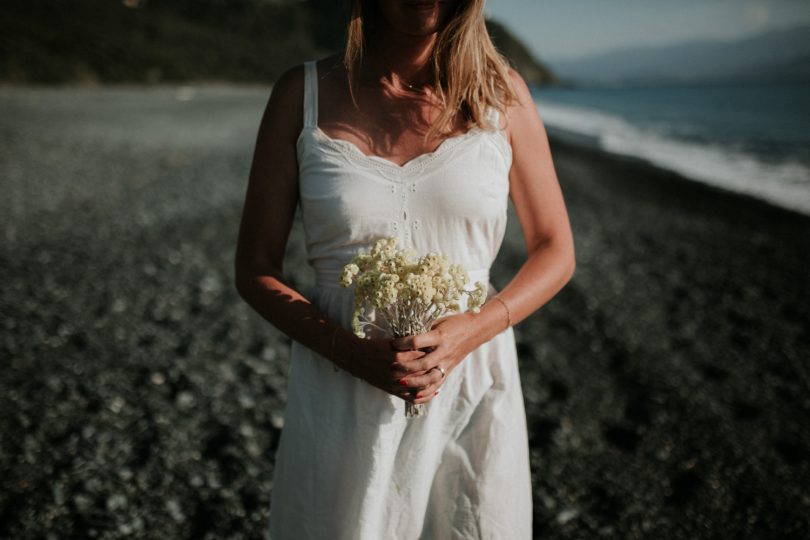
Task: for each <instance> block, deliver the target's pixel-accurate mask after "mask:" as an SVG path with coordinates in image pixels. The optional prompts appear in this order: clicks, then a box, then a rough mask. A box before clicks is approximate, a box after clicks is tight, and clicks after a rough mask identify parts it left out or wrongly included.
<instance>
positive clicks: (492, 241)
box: [269, 61, 532, 540]
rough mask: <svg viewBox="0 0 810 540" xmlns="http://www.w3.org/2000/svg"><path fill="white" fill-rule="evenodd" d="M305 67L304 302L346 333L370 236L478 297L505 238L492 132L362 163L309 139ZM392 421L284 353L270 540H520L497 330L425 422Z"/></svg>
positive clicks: (508, 362) (498, 150)
mask: <svg viewBox="0 0 810 540" xmlns="http://www.w3.org/2000/svg"><path fill="white" fill-rule="evenodd" d="M304 69H305V93H304V127H303V130H302V131H301V134H300V136H299V138H298V142H297V149H298V163H299V190H300V204H301V211H302V218H303V226H304V231H305V237H306V248H307V255H308V260H309V263H310V264H311V265H312V266H313V267H314V269H315V273H316V277H317V279H316V285H315V287H314V288H313V289H312V290H311V291H309V292H308V295H309V296H308V298H309V299H310V300H311V301H312V302H313V303H314V304H315V305H317V306H318V307H319V308H320V309H321V310H322V311H323V312H324V313H326V314H327V315H329V316H330V317H332V318H334V319H335V320H337V321H340V323H341V324H342V325H343V326H344V327H345V328H351V315H352V309H353V306H352V302H353V293H352V289H345V288H342V287H340V285H339V283H338V276H339V273H340V269H341V268H342V267H343V265H344V264H346V263H347V262H348V261H349V260H351V259H352V258H353V257H354V256H355V255H356V254H357V253H358V251H359V250H360V249H368V248H369V247H370V246H371V245H372V244H373V243H374V241H376V240H377V239H378V238H380V237H383V236H395V237H396V238H397V239H398V245H399V246H400V247H401V246H410V247H412V248H414V249H415V250H416V251H417V252H418V253H425V252H428V251H440V252H442V253H444V254H445V255H447V256H448V258H449V260H450V261H452V262H454V263H459V264H461V265H463V266H464V268H466V269H467V270H468V272H469V274H470V278H471V282H475V281H478V280H482V281H484V282H485V283H489V279H488V278H489V267H490V265H491V264H492V261H493V260H494V259H495V256H496V255H497V253H498V250H499V248H500V246H501V242H502V240H503V236H504V233H505V229H506V219H507V202H508V195H509V180H508V174H509V169H510V166H511V162H512V154H511V147H510V145H509V143H508V141H507V139H506V137H505V135H504V133H503V132H502V131H499V130H482V129H480V128H473V129H471V130H469V131H468V132H466V133H464V134H462V135H459V136H456V137H451V138H449V139H447V140H445V141H444V142H443V143H442V144H441V145H440V146H439V147H438V148H437V149H436V150H435V151H433V152H430V153H426V154H422V155H420V156H418V157H416V158H414V159H412V160H410V161H408V162H407V163H405V164H404V165H401V166H400V165H398V164H396V163H393V162H392V161H389V160H387V159H384V158H382V157H377V156H367V155H365V154H363V153H362V152H361V151H360V149H359V148H358V147H356V146H355V145H353V144H352V143H350V142H348V141H343V140H337V139H332V138H330V137H329V136H327V135H326V134H325V133H324V132H323V131H321V130H320V129H319V128H318V84H317V68H316V64H315V62H314V61H311V62H306V63H305V64H304ZM491 112H492V114H493V117H492V118H493V120H496V121H497V119H498V117H497V112H496V111H495V110H494V109H492V110H491ZM496 125H497V124H496ZM489 289H490V294H491V293H492V292H493V291H494V288H493V287H492V285H491V284H490V285H489ZM404 408H405V401H403V400H402V399H400V398H397V397H394V396H392V395H390V394H387V393H385V392H384V391H382V390H380V389H378V388H375V387H373V386H371V385H370V384H368V383H366V382H365V381H363V380H361V379H359V378H356V377H353V376H352V375H350V374H349V373H347V372H345V371H344V370H340V371H337V372H336V371H335V370H334V369H333V364H332V362H330V361H329V360H327V359H326V358H324V357H322V356H321V355H319V354H317V353H315V352H314V351H312V350H311V349H309V348H307V347H305V346H303V345H301V344H300V343H299V342H297V341H293V342H292V344H291V362H290V371H289V381H288V391H287V405H286V410H285V415H284V418H285V423H284V428H283V430H282V433H281V437H280V440H279V446H278V449H277V453H276V463H275V470H274V476H273V488H272V494H271V504H270V521H269V537H270V538H271V539H272V540H287V539H289V540H305V539H330V540H331V539H337V540H343V539H345V540H365V539H369V540H382V539H394V540H417V539H435V540H451V539H459V540H461V539H464V540H470V539H478V538H482V539H483V538H486V539H505V540H525V539H529V538H531V534H532V491H531V477H530V470H529V448H528V437H527V431H526V415H525V410H524V405H523V394H522V391H521V387H520V377H519V373H518V361H517V351H516V348H515V338H514V333H513V330H512V328H509V329H507V330H505V331H503V332H501V333H500V334H498V335H497V336H495V337H494V338H493V339H492V340H490V341H489V342H487V343H484V344H483V345H481V346H480V347H479V348H478V349H476V350H475V351H473V352H472V353H470V354H469V355H468V356H467V357H466V358H465V359H464V360H463V361H462V362H461V363H460V364H459V365H458V366H457V367H456V368H455V369H454V370H453V371H452V372H451V373H449V374H448V375H447V380H446V381H445V382H444V384H443V385H442V387H441V390H440V393H439V395H438V396H436V397H435V398H434V399H433V400H431V401H430V402H429V404H428V408H429V412H428V414H427V416H425V417H419V418H412V419H408V418H406V417H405V412H404Z"/></svg>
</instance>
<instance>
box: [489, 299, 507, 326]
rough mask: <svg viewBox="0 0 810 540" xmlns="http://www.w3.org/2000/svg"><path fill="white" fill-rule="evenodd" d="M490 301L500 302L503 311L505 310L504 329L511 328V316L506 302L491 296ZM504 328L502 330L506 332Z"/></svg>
mask: <svg viewBox="0 0 810 540" xmlns="http://www.w3.org/2000/svg"><path fill="white" fill-rule="evenodd" d="M492 299H493V300H497V301H498V302H500V303H501V305H502V306H503V309H505V310H506V328H509V327H510V326H512V314H511V313H510V312H509V306H507V305H506V302H504V301H503V299H501V298H499V297H497V296H493V297H492ZM506 328H504V330H506Z"/></svg>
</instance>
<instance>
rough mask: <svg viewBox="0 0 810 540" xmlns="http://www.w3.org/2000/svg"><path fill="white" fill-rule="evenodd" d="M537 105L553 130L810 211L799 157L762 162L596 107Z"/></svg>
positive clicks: (809, 182) (809, 189) (808, 172)
mask: <svg viewBox="0 0 810 540" xmlns="http://www.w3.org/2000/svg"><path fill="white" fill-rule="evenodd" d="M538 110H539V111H540V116H541V117H542V118H543V122H544V124H545V125H546V127H547V128H548V131H549V133H550V134H556V135H559V136H560V137H562V138H567V139H571V140H575V141H579V142H582V143H586V144H592V145H595V146H597V147H599V148H601V149H603V150H607V151H609V152H613V153H616V154H623V155H629V156H634V157H638V158H642V159H645V160H647V161H649V162H651V163H654V164H655V165H658V166H661V167H664V168H667V169H670V170H673V171H676V172H679V173H681V174H683V175H684V176H687V177H689V178H692V179H695V180H698V181H701V182H704V183H707V184H711V185H714V186H718V187H721V188H724V189H727V190H730V191H736V192H740V193H746V194H748V195H752V196H754V197H757V198H760V199H764V200H767V201H769V202H771V203H773V204H776V205H779V206H782V207H785V208H789V209H791V210H796V211H799V212H802V213H804V214H810V169H808V167H807V166H806V165H804V164H802V163H800V162H798V161H795V160H791V161H782V162H777V163H768V162H764V161H762V160H761V159H759V158H758V157H757V156H754V155H751V154H749V153H746V152H744V151H741V150H739V149H735V148H730V147H728V146H723V145H720V144H714V145H713V144H706V143H704V142H700V143H693V142H689V141H683V140H678V139H675V138H672V137H670V136H668V135H667V134H666V133H663V132H662V131H660V130H654V129H650V128H644V127H640V126H637V125H633V124H632V123H630V122H628V121H626V120H625V119H623V118H621V117H619V116H616V115H612V114H609V113H605V112H601V111H597V110H594V109H586V108H583V107H576V106H571V105H563V104H557V103H553V104H552V103H548V102H540V103H539V104H538Z"/></svg>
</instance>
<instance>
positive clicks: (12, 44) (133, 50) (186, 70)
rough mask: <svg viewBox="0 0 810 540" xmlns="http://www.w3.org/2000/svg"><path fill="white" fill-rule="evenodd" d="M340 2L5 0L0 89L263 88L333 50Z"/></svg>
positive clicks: (528, 69)
mask: <svg viewBox="0 0 810 540" xmlns="http://www.w3.org/2000/svg"><path fill="white" fill-rule="evenodd" d="M344 6H345V4H344V3H342V2H335V1H334V0H331V1H330V0H309V1H300V0H173V1H171V2H170V1H161V0H123V1H114V0H108V1H103V0H71V1H70V2H65V1H58V0H37V1H33V2H32V1H30V0H29V1H26V0H6V1H5V2H4V6H3V11H2V14H0V82H3V83H6V84H64V83H70V84H75V83H122V82H146V83H149V82H161V81H165V82H180V81H198V82H199V81H235V82H260V83H261V82H264V83H266V82H270V81H273V80H275V79H276V78H277V77H278V75H279V74H280V73H281V72H283V71H284V70H285V69H287V68H288V67H289V66H291V65H294V64H297V63H300V62H302V61H304V60H307V59H311V58H315V57H319V56H323V55H326V54H328V53H329V52H331V51H334V50H337V49H339V48H340V46H341V44H342V40H343V24H342V22H341V21H343V20H344V17H345V11H344V10H345V7H344ZM488 27H489V28H490V32H491V33H492V35H493V40H494V41H495V42H496V45H498V46H499V47H500V48H501V50H502V51H503V52H504V54H505V55H506V56H508V57H509V58H510V59H511V60H512V62H513V63H514V64H515V66H516V67H517V69H518V70H519V71H520V72H521V73H522V74H523V76H524V77H525V78H526V79H527V81H528V82H530V83H533V84H546V83H549V82H553V81H555V77H554V76H553V74H552V73H551V72H550V71H549V70H548V69H547V68H546V67H545V66H543V65H541V64H540V63H539V62H537V61H536V60H535V59H534V58H533V57H532V56H531V54H530V53H529V52H528V50H527V49H526V48H525V47H524V46H523V45H522V44H521V43H520V42H519V41H518V40H517V39H516V38H514V37H513V36H512V35H511V34H510V33H509V32H508V30H507V29H506V28H504V27H503V26H502V25H500V24H498V23H496V22H494V21H489V22H488Z"/></svg>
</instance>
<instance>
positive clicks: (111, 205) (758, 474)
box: [0, 85, 810, 540]
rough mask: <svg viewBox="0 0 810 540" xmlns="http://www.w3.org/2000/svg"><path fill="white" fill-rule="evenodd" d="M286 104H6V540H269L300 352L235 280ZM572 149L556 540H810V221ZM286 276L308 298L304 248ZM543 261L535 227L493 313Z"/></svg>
mask: <svg viewBox="0 0 810 540" xmlns="http://www.w3.org/2000/svg"><path fill="white" fill-rule="evenodd" d="M269 91H270V89H269V88H268V87H264V86H231V85H207V86H171V85H165V86H155V87H141V86H115V87H87V88H82V87H64V88H58V87H53V88H44V87H30V88H29V87H0V110H2V111H3V114H2V118H0V188H1V189H2V193H3V197H0V224H1V225H2V233H0V234H2V237H1V238H2V242H1V243H0V281H2V288H0V362H1V365H2V368H3V369H2V370H0V538H15V539H34V538H37V539H39V538H48V539H50V538H54V539H57V538H59V539H61V538H216V539H227V538H257V539H258V538H264V534H265V527H266V521H267V516H268V511H269V495H270V490H271V488H272V482H271V479H272V471H273V464H274V451H275V448H276V446H277V443H278V438H279V435H280V433H281V431H282V430H283V426H284V417H283V413H284V404H285V400H286V395H285V386H286V374H287V371H288V369H289V347H290V340H289V338H287V337H286V336H285V335H283V334H281V333H280V332H279V331H277V330H276V329H275V328H273V327H272V326H271V325H270V324H269V323H267V322H266V321H264V320H263V319H262V318H261V317H260V316H258V314H256V313H255V312H253V311H252V310H251V308H250V307H249V306H248V305H247V304H246V303H245V302H244V301H243V300H241V299H240V298H239V296H238V294H237V292H236V290H235V288H234V284H233V283H234V280H233V255H234V247H235V242H236V234H237V228H238V225H239V218H240V212H241V207H242V201H243V197H244V190H245V187H246V182H247V177H248V172H249V167H250V159H251V155H252V152H253V146H254V143H255V137H256V130H257V128H258V124H259V120H260V117H261V113H262V110H263V108H264V105H265V103H266V100H267V96H268V94H269ZM551 146H552V155H553V158H554V163H555V168H556V171H557V175H558V178H559V180H560V183H561V185H562V188H563V192H564V195H565V198H566V203H567V205H568V210H569V214H570V218H571V223H572V227H573V229H574V236H575V241H576V251H577V270H576V274H575V276H574V278H573V279H572V281H571V282H570V283H569V284H568V285H567V287H566V288H565V289H564V290H563V291H562V292H561V293H560V294H559V295H558V296H557V297H556V298H554V299H553V300H552V301H551V302H550V303H549V304H547V305H546V306H544V307H543V308H541V309H540V310H538V311H537V312H536V313H535V314H534V315H532V316H531V317H530V318H528V319H526V320H525V321H523V322H521V323H520V324H518V325H517V327H516V328H515V332H516V339H517V342H518V353H519V356H520V369H521V380H522V385H523V393H524V399H525V406H526V412H527V421H528V428H529V435H530V448H531V456H532V477H533V478H532V481H533V489H534V531H535V538H542V539H580V538H615V539H622V540H623V539H641V538H645V539H646V538H655V539H661V540H669V539H673V540H674V539H685V540H686V539H689V540H692V539H725V538H752V539H753V538H756V539H768V538H780V539H781V538H796V539H798V538H805V537H806V534H807V531H808V530H810V517H808V516H810V488H808V487H807V486H810V422H809V421H808V418H810V363H808V359H809V358H810V325H809V324H808V321H810V272H808V268H810V218H809V217H808V216H805V215H802V214H799V213H795V212H791V211H787V210H783V209H780V208H777V207H775V206H771V205H769V204H767V203H765V202H761V201H759V200H756V199H753V198H749V197H745V196H741V195H736V194H732V193H729V192H725V191H722V190H720V189H717V188H713V187H709V186H707V185H704V184H701V183H699V182H695V181H692V180H690V179H688V178H684V177H682V176H680V175H678V174H676V173H672V172H668V171H665V170H662V169H659V168H655V167H653V166H650V165H649V164H647V163H645V162H643V161H640V160H636V159H632V158H619V157H616V156H612V155H609V154H606V153H602V152H600V151H598V150H593V149H585V148H582V147H578V146H575V145H572V144H570V143H565V142H563V141H559V140H555V139H552V140H551ZM287 249H288V253H287V258H286V263H285V264H286V266H285V272H286V273H287V275H288V278H289V280H290V281H291V283H292V284H293V285H295V286H299V287H301V289H302V290H304V289H306V288H307V287H308V286H309V285H311V283H312V282H313V275H312V272H311V270H310V269H309V268H308V267H307V263H306V253H305V250H304V238H303V231H302V229H301V224H300V220H296V224H295V226H294V229H293V232H292V236H291V238H290V241H289V242H288V247H287ZM524 259H525V248H524V244H523V238H522V235H521V232H520V228H519V225H518V222H517V218H516V216H515V215H514V214H511V215H510V216H509V229H508V231H507V235H506V238H505V239H504V243H503V246H502V248H501V251H500V253H499V255H498V258H497V260H496V263H495V265H494V266H493V269H492V274H491V275H492V278H491V279H492V283H493V284H494V286H495V287H496V288H497V289H500V288H502V287H504V286H505V285H506V284H507V283H508V282H509V280H510V278H511V276H512V275H514V274H515V272H516V271H517V269H518V268H519V266H520V264H521V263H522V261H523V260H524ZM439 399H440V398H439Z"/></svg>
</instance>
